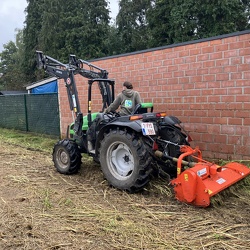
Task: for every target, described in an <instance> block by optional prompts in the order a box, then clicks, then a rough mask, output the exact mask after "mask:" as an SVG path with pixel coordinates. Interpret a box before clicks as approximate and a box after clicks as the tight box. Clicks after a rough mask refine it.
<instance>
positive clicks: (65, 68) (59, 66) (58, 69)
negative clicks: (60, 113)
mask: <svg viewBox="0 0 250 250" xmlns="http://www.w3.org/2000/svg"><path fill="white" fill-rule="evenodd" d="M36 59H37V64H38V68H40V69H44V70H45V72H46V73H48V74H49V75H52V76H55V77H57V78H59V79H64V82H65V86H66V88H67V95H68V101H69V106H70V110H71V111H74V113H75V115H76V120H75V126H74V131H75V133H76V134H77V135H78V136H82V125H83V115H82V113H81V108H80V102H79V97H78V92H77V88H76V83H75V78H74V74H75V68H74V67H70V65H68V64H64V63H61V62H60V61H58V60H56V59H54V58H52V57H50V56H46V55H44V54H43V52H42V51H36Z"/></svg>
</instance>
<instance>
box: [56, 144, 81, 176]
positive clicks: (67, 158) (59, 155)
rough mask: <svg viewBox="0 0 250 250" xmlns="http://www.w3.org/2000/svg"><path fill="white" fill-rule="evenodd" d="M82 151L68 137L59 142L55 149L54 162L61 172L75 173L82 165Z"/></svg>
mask: <svg viewBox="0 0 250 250" xmlns="http://www.w3.org/2000/svg"><path fill="white" fill-rule="evenodd" d="M81 157H82V156H81V153H80V150H79V148H78V145H77V144H76V143H75V142H73V141H70V140H68V139H65V140H61V141H59V142H57V143H56V144H55V146H54V150H53V162H54V165H55V167H56V169H57V171H58V172H59V173H61V174H75V173H77V172H78V171H79V169H80V167H81V163H82V162H81Z"/></svg>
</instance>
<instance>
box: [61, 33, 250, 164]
mask: <svg viewBox="0 0 250 250" xmlns="http://www.w3.org/2000/svg"><path fill="white" fill-rule="evenodd" d="M83 59H84V58H83ZM93 64H95V65H97V66H99V67H102V68H104V69H106V70H107V71H108V72H109V77H110V78H113V79H115V80H116V93H118V92H120V91H121V90H122V83H123V82H124V81H125V80H129V81H131V82H132V83H133V84H134V88H135V89H136V90H139V92H140V93H141V97H142V100H143V101H144V102H153V103H154V108H155V111H167V113H168V114H169V115H175V116H177V117H178V118H179V119H180V120H182V122H183V124H184V127H185V129H186V130H187V131H189V132H190V135H191V136H192V138H193V140H194V141H193V143H192V146H199V148H200V149H201V150H202V152H203V156H204V158H207V159H208V158H209V159H211V158H215V159H229V160H231V159H234V160H241V159H245V160H246V159H250V30H248V31H245V32H241V33H235V34H231V35H228V36H220V37H217V38H216V37H215V38H211V39H206V40H200V41H195V42H191V43H183V44H178V45H175V46H166V47H160V48H156V49H153V50H147V51H140V52H137V53H133V54H125V55H118V56H115V57H109V58H103V59H100V60H95V61H94V62H93ZM76 80H77V85H78V88H79V95H80V98H81V100H82V101H81V105H82V112H83V113H84V114H86V112H87V79H84V78H83V77H81V76H77V77H76ZM98 92H99V91H98ZM59 93H60V108H61V123H62V124H61V131H62V134H65V131H66V127H67V124H68V123H70V122H72V115H71V113H70V112H69V108H68V101H67V97H66V92H65V87H64V84H60V87H59ZM97 96H98V97H97V99H96V100H93V103H99V105H97V106H96V105H95V106H93V110H95V111H98V110H100V107H101V106H100V100H99V99H100V96H99V95H97ZM98 98H99V99H98Z"/></svg>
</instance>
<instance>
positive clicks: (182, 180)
mask: <svg viewBox="0 0 250 250" xmlns="http://www.w3.org/2000/svg"><path fill="white" fill-rule="evenodd" d="M181 151H182V154H181V156H180V157H179V158H178V159H177V177H176V178H175V179H174V180H172V181H171V184H172V185H173V186H174V191H175V197H176V199H178V200H180V201H182V202H185V203H188V204H193V205H195V206H200V207H208V206H209V205H210V197H212V196H214V195H216V194H218V193H219V192H221V191H222V190H224V189H226V188H228V187H229V186H231V185H233V184H235V183H236V182H238V181H240V180H241V179H243V178H245V177H246V176H248V175H249V174H250V169H249V168H248V167H247V166H245V165H243V164H240V163H236V162H232V163H228V164H226V165H225V166H222V167H221V166H218V165H216V164H214V163H210V162H207V161H205V160H203V159H202V154H201V151H200V150H199V149H198V148H195V149H192V148H191V147H188V146H183V147H181ZM187 156H192V157H194V158H196V159H197V160H198V162H197V163H193V164H192V165H193V167H191V168H188V169H186V170H184V171H182V165H183V162H185V161H183V159H184V158H185V157H187Z"/></svg>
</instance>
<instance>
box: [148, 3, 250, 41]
mask: <svg viewBox="0 0 250 250" xmlns="http://www.w3.org/2000/svg"><path fill="white" fill-rule="evenodd" d="M152 6H153V7H152V9H151V10H150V12H149V15H148V22H149V28H150V32H151V38H152V39H151V40H150V45H151V46H161V45H167V44H172V43H176V42H184V41H190V40H194V39H199V38H205V37H211V36H216V35H222V34H228V33H231V32H235V31H241V30H245V29H248V28H249V27H250V26H249V8H250V2H249V1H248V0H185V1H182V0H168V1H164V0H153V1H152Z"/></svg>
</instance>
